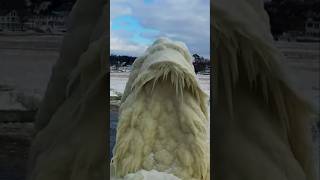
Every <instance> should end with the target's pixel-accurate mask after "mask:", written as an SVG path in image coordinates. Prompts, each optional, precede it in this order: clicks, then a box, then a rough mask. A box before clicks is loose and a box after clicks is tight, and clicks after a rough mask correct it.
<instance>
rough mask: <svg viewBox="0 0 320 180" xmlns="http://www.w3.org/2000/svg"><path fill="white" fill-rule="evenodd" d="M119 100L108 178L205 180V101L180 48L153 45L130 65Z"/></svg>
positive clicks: (188, 58)
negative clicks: (130, 70) (114, 140)
mask: <svg viewBox="0 0 320 180" xmlns="http://www.w3.org/2000/svg"><path fill="white" fill-rule="evenodd" d="M121 101H122V102H121V106H120V115H119V123H118V128H117V137H116V145H115V148H114V157H113V159H112V162H111V174H112V176H113V177H125V179H135V178H137V179H139V178H141V179H154V178H158V179H172V180H175V179H188V180H209V178H210V171H209V167H210V160H209V140H208V134H207V133H208V113H207V110H208V109H207V106H208V103H209V102H208V97H207V94H205V93H204V92H203V90H202V89H201V88H200V86H199V84H198V81H197V78H196V75H195V72H194V68H193V65H192V57H191V55H190V54H189V51H188V49H187V47H186V46H185V45H184V44H183V43H181V42H175V41H171V40H169V39H166V38H160V39H158V40H157V41H155V42H154V44H153V45H151V46H150V47H149V48H148V49H147V50H146V52H145V54H144V55H142V56H141V57H139V58H138V59H137V60H136V61H135V62H134V64H133V70H132V72H131V74H130V76H129V80H128V83H127V85H126V89H125V91H124V94H123V96H122V100H121ZM128 174H129V175H128ZM173 175H174V176H173ZM151 177H154V178H151Z"/></svg>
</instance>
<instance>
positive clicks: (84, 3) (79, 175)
mask: <svg viewBox="0 0 320 180" xmlns="http://www.w3.org/2000/svg"><path fill="white" fill-rule="evenodd" d="M107 2H108V1H106V0H98V1H91V0H78V1H77V2H76V4H75V5H74V7H73V9H72V12H71V15H70V24H69V29H68V32H67V33H66V35H65V37H64V40H63V44H62V48H61V51H60V58H59V59H58V61H57V63H56V65H55V66H54V68H53V71H52V75H51V79H50V82H49V84H48V87H47V91H46V94H45V97H44V99H43V102H42V105H41V107H40V109H39V112H38V114H37V117H36V122H35V127H36V132H35V137H34V140H33V142H32V146H31V150H30V159H29V165H28V168H29V170H28V178H27V179H28V180H89V179H90V180H102V179H108V178H109V177H107V176H106V174H107V165H108V163H107V136H106V132H107V131H108V130H107V123H108V122H107V120H106V117H107V109H106V107H107V104H108V101H107V93H106V89H107V68H106V66H107V61H106V60H107V57H108V55H107V48H108V45H107V43H108V42H109V40H108V34H107V25H106V23H105V22H106V21H105V20H106V19H108V17H109V14H108V11H107V7H108V4H107Z"/></svg>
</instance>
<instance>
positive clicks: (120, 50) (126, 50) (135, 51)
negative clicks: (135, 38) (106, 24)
mask: <svg viewBox="0 0 320 180" xmlns="http://www.w3.org/2000/svg"><path fill="white" fill-rule="evenodd" d="M110 48H111V49H110V51H111V54H120V55H130V56H139V55H141V54H142V53H143V52H144V51H145V50H146V48H147V47H146V46H143V45H140V44H136V43H133V42H130V41H129V40H128V38H124V36H121V35H120V34H117V33H114V32H111V36H110Z"/></svg>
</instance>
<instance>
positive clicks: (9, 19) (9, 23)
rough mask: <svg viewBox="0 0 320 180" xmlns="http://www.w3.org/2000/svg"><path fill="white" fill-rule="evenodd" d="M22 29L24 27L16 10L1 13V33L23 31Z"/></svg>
mask: <svg viewBox="0 0 320 180" xmlns="http://www.w3.org/2000/svg"><path fill="white" fill-rule="evenodd" d="M22 29H23V26H22V24H21V22H20V18H19V16H18V12H17V11H16V10H12V11H0V31H21V30H22Z"/></svg>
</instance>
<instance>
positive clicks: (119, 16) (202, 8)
mask: <svg viewBox="0 0 320 180" xmlns="http://www.w3.org/2000/svg"><path fill="white" fill-rule="evenodd" d="M110 8H111V16H110V17H111V19H110V22H111V26H110V27H111V29H110V31H111V37H110V46H111V53H114V54H119V55H132V56H139V55H141V54H142V53H143V52H144V50H145V49H146V48H147V47H148V46H149V45H150V44H152V42H153V41H154V40H156V39H157V38H159V37H168V38H171V39H173V40H178V41H183V42H184V43H186V45H187V46H188V47H189V50H190V51H191V53H198V54H200V55H202V56H205V57H209V54H210V47H209V46H210V42H209V41H210V29H209V28H210V24H209V23H210V12H209V9H210V8H209V0H111V7H110Z"/></svg>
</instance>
